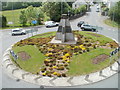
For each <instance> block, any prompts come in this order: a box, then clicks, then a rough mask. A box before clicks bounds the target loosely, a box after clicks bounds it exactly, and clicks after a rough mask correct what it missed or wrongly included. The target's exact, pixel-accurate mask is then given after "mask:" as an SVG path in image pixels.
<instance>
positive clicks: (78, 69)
mask: <svg viewBox="0 0 120 90" xmlns="http://www.w3.org/2000/svg"><path fill="white" fill-rule="evenodd" d="M110 52H111V49H102V48H97V49H95V50H92V51H90V52H86V53H83V54H81V55H75V56H73V57H72V61H71V63H70V66H69V67H70V69H69V71H68V73H67V74H68V75H69V76H77V75H84V74H89V73H92V72H95V71H99V70H101V69H103V68H105V67H107V66H109V65H110V63H109V62H110V61H109V59H107V60H105V61H103V62H101V63H99V64H93V63H92V60H93V59H94V58H95V57H97V56H99V55H101V54H106V55H109V54H110Z"/></svg>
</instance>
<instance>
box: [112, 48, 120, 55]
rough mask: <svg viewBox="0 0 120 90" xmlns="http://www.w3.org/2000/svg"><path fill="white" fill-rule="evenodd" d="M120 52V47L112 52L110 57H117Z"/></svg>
mask: <svg viewBox="0 0 120 90" xmlns="http://www.w3.org/2000/svg"><path fill="white" fill-rule="evenodd" d="M119 51H120V47H118V48H116V49H115V50H114V51H112V52H110V56H113V55H115V54H116V53H117V52H119Z"/></svg>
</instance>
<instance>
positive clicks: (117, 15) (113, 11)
mask: <svg viewBox="0 0 120 90" xmlns="http://www.w3.org/2000/svg"><path fill="white" fill-rule="evenodd" d="M119 8H120V1H119V2H117V3H116V4H115V6H113V7H111V8H110V10H109V16H110V18H111V20H114V21H116V22H118V23H120V9H119Z"/></svg>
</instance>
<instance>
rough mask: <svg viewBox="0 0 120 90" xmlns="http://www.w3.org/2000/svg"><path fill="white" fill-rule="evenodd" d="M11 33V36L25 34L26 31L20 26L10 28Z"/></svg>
mask: <svg viewBox="0 0 120 90" xmlns="http://www.w3.org/2000/svg"><path fill="white" fill-rule="evenodd" d="M11 34H12V36H14V35H25V34H26V31H25V30H22V29H21V28H16V29H12V32H11Z"/></svg>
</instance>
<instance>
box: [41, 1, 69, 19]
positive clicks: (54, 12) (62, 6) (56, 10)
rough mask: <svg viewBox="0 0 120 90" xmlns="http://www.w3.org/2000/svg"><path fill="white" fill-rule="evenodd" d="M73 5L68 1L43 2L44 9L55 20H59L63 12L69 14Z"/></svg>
mask: <svg viewBox="0 0 120 90" xmlns="http://www.w3.org/2000/svg"><path fill="white" fill-rule="evenodd" d="M70 9H71V7H70V6H69V5H68V3H66V2H45V3H43V11H44V12H45V13H46V14H47V15H48V16H49V17H50V18H51V20H53V21H59V20H60V18H61V14H63V13H64V14H67V13H68V10H70Z"/></svg>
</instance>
